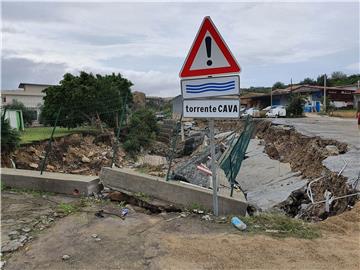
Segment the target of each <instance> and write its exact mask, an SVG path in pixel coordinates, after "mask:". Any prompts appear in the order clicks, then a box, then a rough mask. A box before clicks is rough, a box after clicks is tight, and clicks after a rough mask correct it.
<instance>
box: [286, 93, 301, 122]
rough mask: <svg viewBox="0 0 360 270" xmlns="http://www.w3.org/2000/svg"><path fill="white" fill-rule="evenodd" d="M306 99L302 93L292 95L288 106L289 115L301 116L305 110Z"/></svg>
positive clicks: (287, 113)
mask: <svg viewBox="0 0 360 270" xmlns="http://www.w3.org/2000/svg"><path fill="white" fill-rule="evenodd" d="M304 104H305V100H304V98H303V97H302V96H301V95H290V101H289V104H288V105H287V107H286V116H287V117H299V116H302V114H303V112H304Z"/></svg>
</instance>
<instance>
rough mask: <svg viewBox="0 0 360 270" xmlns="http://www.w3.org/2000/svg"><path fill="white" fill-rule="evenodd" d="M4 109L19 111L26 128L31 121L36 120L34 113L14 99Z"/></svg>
mask: <svg viewBox="0 0 360 270" xmlns="http://www.w3.org/2000/svg"><path fill="white" fill-rule="evenodd" d="M4 108H5V109H7V110H21V111H22V115H23V119H24V122H25V125H27V126H29V125H31V123H32V121H33V120H36V112H35V111H32V110H29V109H28V108H26V107H25V105H24V104H23V103H22V102H20V101H17V100H16V99H15V100H13V101H12V103H11V104H8V105H5V106H4Z"/></svg>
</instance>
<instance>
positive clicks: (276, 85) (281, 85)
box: [273, 82, 286, 89]
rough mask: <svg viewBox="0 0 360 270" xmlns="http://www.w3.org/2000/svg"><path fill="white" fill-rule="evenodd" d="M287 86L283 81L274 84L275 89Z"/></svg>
mask: <svg viewBox="0 0 360 270" xmlns="http://www.w3.org/2000/svg"><path fill="white" fill-rule="evenodd" d="M284 88H286V86H285V84H284V83H282V82H276V83H274V85H273V89H284Z"/></svg>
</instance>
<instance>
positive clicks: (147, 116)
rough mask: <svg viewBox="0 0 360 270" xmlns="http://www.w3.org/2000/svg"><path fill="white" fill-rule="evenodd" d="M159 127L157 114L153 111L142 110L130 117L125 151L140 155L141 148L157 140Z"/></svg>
mask: <svg viewBox="0 0 360 270" xmlns="http://www.w3.org/2000/svg"><path fill="white" fill-rule="evenodd" d="M157 132H158V126H157V122H156V117H155V113H154V111H152V110H149V109H146V108H142V109H139V110H137V111H135V112H134V113H133V114H132V115H131V116H130V121H129V126H128V134H127V136H126V139H125V142H124V149H125V151H127V152H129V153H130V154H135V153H138V152H139V151H140V150H141V148H145V147H147V146H149V145H150V144H151V142H152V141H153V140H154V139H155V138H156V134H157Z"/></svg>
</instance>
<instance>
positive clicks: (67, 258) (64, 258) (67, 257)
mask: <svg viewBox="0 0 360 270" xmlns="http://www.w3.org/2000/svg"><path fill="white" fill-rule="evenodd" d="M62 259H63V261H67V260H69V259H70V255H67V254H65V255H64V256H62Z"/></svg>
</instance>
